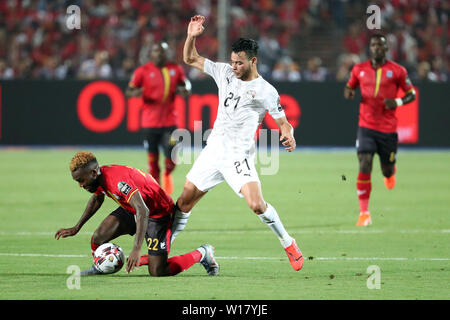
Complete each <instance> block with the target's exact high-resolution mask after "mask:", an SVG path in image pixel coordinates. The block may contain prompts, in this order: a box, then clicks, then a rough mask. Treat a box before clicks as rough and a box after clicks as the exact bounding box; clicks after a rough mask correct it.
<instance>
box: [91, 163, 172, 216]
mask: <svg viewBox="0 0 450 320" xmlns="http://www.w3.org/2000/svg"><path fill="white" fill-rule="evenodd" d="M100 171H101V176H100V179H101V180H100V181H101V183H100V186H99V187H98V188H97V191H96V192H95V194H96V195H99V194H101V193H103V194H105V195H106V196H108V197H110V198H111V199H113V200H114V201H115V202H117V204H119V205H120V206H121V207H123V208H124V209H125V210H127V211H128V212H130V213H132V214H134V215H135V214H136V210H135V209H134V208H133V207H132V206H131V205H130V204H129V201H130V199H131V197H132V196H133V195H134V194H135V193H136V192H137V191H139V193H140V194H141V196H142V199H143V200H144V202H145V204H146V205H147V208H148V209H149V211H150V213H149V217H151V218H160V217H164V216H167V215H169V214H171V213H172V212H173V206H174V204H173V200H172V198H171V197H170V196H169V195H168V194H167V193H166V192H165V191H164V190H163V189H162V188H161V187H160V186H159V184H158V183H157V182H156V181H155V179H153V177H152V176H151V175H150V174H148V173H146V172H144V171H142V170H139V169H135V168H131V167H128V166H121V165H105V166H102V167H101V168H100Z"/></svg>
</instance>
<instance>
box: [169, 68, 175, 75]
mask: <svg viewBox="0 0 450 320" xmlns="http://www.w3.org/2000/svg"><path fill="white" fill-rule="evenodd" d="M169 74H170V76H171V77H175V70H173V69H170V71H169Z"/></svg>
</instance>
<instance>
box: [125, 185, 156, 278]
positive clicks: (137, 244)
mask: <svg viewBox="0 0 450 320" xmlns="http://www.w3.org/2000/svg"><path fill="white" fill-rule="evenodd" d="M129 203H130V205H131V206H132V207H133V208H134V210H136V236H135V238H134V246H133V249H132V250H131V253H130V255H129V256H128V259H127V265H126V272H127V273H130V272H131V271H133V269H134V268H135V267H138V266H139V258H140V252H141V247H142V243H143V242H144V237H145V232H146V231H147V224H148V214H149V212H150V211H149V210H148V208H147V205H146V204H145V202H144V199H142V196H141V193H140V192H139V191H137V192H135V193H134V194H133V195H132V196H131V199H130V202H129Z"/></svg>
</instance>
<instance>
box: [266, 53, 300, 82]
mask: <svg viewBox="0 0 450 320" xmlns="http://www.w3.org/2000/svg"><path fill="white" fill-rule="evenodd" d="M299 69H300V68H299V66H298V64H296V63H295V62H294V61H292V59H291V58H290V57H288V56H284V57H282V58H281V59H280V60H279V61H278V62H277V63H276V64H275V67H274V69H273V71H272V79H273V80H276V81H290V82H297V81H300V80H301V78H302V77H301V74H300V71H299Z"/></svg>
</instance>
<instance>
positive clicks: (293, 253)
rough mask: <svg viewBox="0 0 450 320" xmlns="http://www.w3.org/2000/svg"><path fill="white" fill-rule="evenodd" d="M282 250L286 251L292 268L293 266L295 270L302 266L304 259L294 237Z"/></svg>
mask: <svg viewBox="0 0 450 320" xmlns="http://www.w3.org/2000/svg"><path fill="white" fill-rule="evenodd" d="M284 250H285V251H286V254H287V256H288V258H289V262H290V263H291V266H292V268H294V270H295V271H298V270H300V269H301V268H302V267H303V260H304V259H303V255H302V252H301V251H300V249H299V248H298V246H297V242H295V239H292V244H291V245H290V246H289V247H286V248H284Z"/></svg>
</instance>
